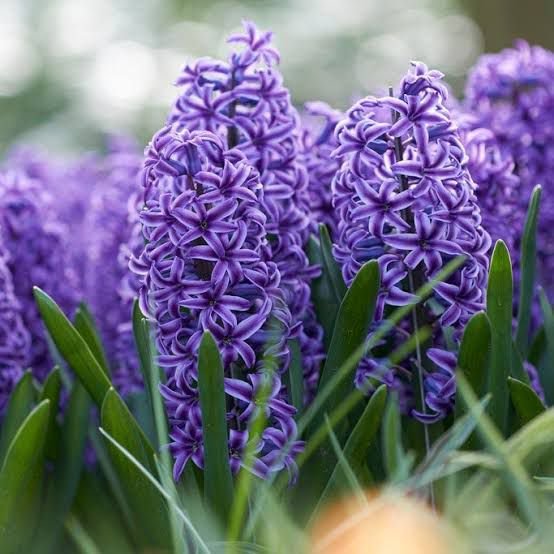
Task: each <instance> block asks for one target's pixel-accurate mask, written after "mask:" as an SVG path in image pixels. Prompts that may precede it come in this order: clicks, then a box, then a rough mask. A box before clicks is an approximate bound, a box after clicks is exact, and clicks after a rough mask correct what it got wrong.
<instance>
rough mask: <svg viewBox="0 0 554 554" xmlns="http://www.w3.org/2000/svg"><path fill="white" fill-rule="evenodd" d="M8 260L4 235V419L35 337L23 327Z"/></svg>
mask: <svg viewBox="0 0 554 554" xmlns="http://www.w3.org/2000/svg"><path fill="white" fill-rule="evenodd" d="M8 260H9V254H8V252H7V250H6V249H5V247H4V244H3V242H2V237H1V235H0V417H1V416H2V415H3V413H4V411H5V409H6V404H7V402H8V400H9V397H10V394H11V392H12V391H13V388H14V387H15V385H16V384H17V382H18V381H19V379H20V378H21V377H22V375H23V371H24V370H25V369H26V368H27V364H28V362H29V356H30V353H31V337H30V336H29V333H28V332H27V329H26V328H25V326H24V324H23V318H22V314H21V305H20V303H19V302H18V300H17V298H16V296H15V291H14V286H13V282H12V275H11V272H10V270H9V267H8Z"/></svg>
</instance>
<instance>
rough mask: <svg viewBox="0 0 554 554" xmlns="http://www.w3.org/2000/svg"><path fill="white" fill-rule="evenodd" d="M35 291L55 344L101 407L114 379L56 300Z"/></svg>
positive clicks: (39, 291) (43, 317)
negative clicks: (107, 373)
mask: <svg viewBox="0 0 554 554" xmlns="http://www.w3.org/2000/svg"><path fill="white" fill-rule="evenodd" d="M33 292H34V295H35V300H36V302H37V305H38V308H39V311H40V314H41V316H42V320H43V321H44V324H45V325H46V328H47V329H48V332H49V333H50V336H51V337H52V340H53V341H54V344H55V345H56V348H57V349H58V350H59V352H60V354H61V355H62V356H63V357H64V359H65V360H66V361H67V363H68V364H69V365H70V366H71V368H72V369H73V371H75V373H76V375H77V376H78V377H79V379H80V380H81V382H82V383H83V385H84V386H85V388H86V389H87V391H88V392H89V394H90V395H91V397H92V398H93V400H94V401H95V402H96V404H97V405H98V406H99V407H100V406H102V401H103V400H104V396H105V395H106V393H107V392H108V390H109V389H110V387H111V383H110V380H109V379H108V377H107V376H106V374H105V373H104V370H103V369H102V367H101V366H100V363H99V362H98V361H97V359H96V357H95V356H94V354H93V353H92V351H91V349H90V348H89V346H88V344H87V343H86V341H85V339H83V337H81V335H80V334H79V333H78V332H77V330H76V329H75V327H74V326H73V325H72V324H71V322H70V321H69V320H68V319H67V317H66V316H65V315H64V314H63V312H62V311H61V310H60V308H59V307H58V305H57V304H56V303H55V302H54V300H52V298H50V296H48V295H47V294H46V293H45V292H44V291H42V290H40V289H39V288H38V287H34V289H33Z"/></svg>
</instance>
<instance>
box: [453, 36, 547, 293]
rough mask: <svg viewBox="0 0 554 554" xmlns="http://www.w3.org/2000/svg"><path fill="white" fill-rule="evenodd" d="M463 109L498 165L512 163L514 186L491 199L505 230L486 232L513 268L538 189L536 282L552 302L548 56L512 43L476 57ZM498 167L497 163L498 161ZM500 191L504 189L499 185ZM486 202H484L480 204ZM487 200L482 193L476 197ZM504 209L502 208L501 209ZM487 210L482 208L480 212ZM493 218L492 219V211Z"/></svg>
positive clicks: (535, 47) (536, 47)
mask: <svg viewBox="0 0 554 554" xmlns="http://www.w3.org/2000/svg"><path fill="white" fill-rule="evenodd" d="M463 107H464V109H465V110H467V111H469V112H471V113H472V114H473V116H474V117H475V120H476V122H477V125H478V126H479V127H484V128H486V129H489V130H490V131H491V132H492V133H494V139H495V140H496V141H498V145H499V149H500V152H501V154H502V156H503V157H504V160H509V159H510V158H511V159H513V163H514V164H515V168H514V172H515V174H516V175H517V177H518V178H519V182H518V183H513V184H511V185H510V187H509V188H510V193H511V192H512V190H513V191H514V194H513V195H512V194H507V195H506V197H503V198H499V199H498V200H501V202H498V201H496V200H495V199H494V198H495V196H496V192H495V191H494V190H493V191H492V195H493V199H492V200H491V203H494V206H495V207H496V208H497V209H498V208H500V207H501V209H502V210H503V211H504V209H506V210H508V209H511V210H512V214H513V215H512V216H509V219H508V223H509V225H510V226H509V227H504V226H503V225H502V224H500V226H496V224H494V225H493V226H492V227H491V233H492V234H493V236H494V235H497V236H501V237H502V238H503V239H504V240H506V242H507V243H508V244H511V245H512V249H511V253H512V255H513V257H514V259H515V262H516V267H518V265H519V264H518V262H519V260H518V255H519V241H520V238H521V234H522V230H523V225H524V221H525V215H524V214H525V212H526V210H527V205H528V202H529V198H530V195H531V191H532V189H533V187H534V186H535V185H537V184H540V185H542V186H543V194H542V198H541V213H540V219H539V230H538V245H537V254H538V282H539V283H540V284H541V285H542V286H543V287H544V288H545V289H546V291H547V293H548V295H549V296H550V298H551V299H552V298H554V296H553V295H554V241H553V240H552V238H551V233H552V226H553V225H554V193H553V190H554V120H553V118H552V113H553V112H554V53H553V52H550V51H548V50H545V49H543V48H541V47H539V46H530V45H529V44H527V43H526V42H524V41H518V42H517V43H516V44H515V46H514V48H508V49H506V50H503V51H501V52H499V53H498V54H487V55H484V56H482V57H481V58H480V60H479V61H478V63H477V64H476V65H475V67H474V68H473V69H472V70H471V71H470V73H469V76H468V81H467V85H466V99H465V102H464V105H463ZM499 163H500V164H501V165H502V162H501V161H500V162H499ZM500 186H501V187H505V186H506V184H504V183H501V184H500ZM485 197H486V198H487V200H486V199H485ZM480 200H481V202H483V203H486V201H488V194H487V191H483V193H481V194H480ZM503 204H505V205H506V208H505V206H504V205H503ZM487 211H488V207H487V206H486V204H485V208H484V209H483V212H484V213H486V212H487ZM497 215H500V214H498V212H497Z"/></svg>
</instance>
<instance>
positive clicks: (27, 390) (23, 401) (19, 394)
mask: <svg viewBox="0 0 554 554" xmlns="http://www.w3.org/2000/svg"><path fill="white" fill-rule="evenodd" d="M34 402H35V387H34V385H33V376H32V374H31V372H30V371H27V372H26V373H25V375H23V377H22V378H21V379H20V380H19V383H17V385H16V386H15V388H14V390H13V392H12V394H11V396H10V400H9V402H8V407H7V409H6V413H5V414H4V418H3V419H2V425H1V426H0V432H1V433H2V436H1V438H0V466H1V465H2V463H3V461H4V457H5V456H6V452H7V451H8V448H9V446H10V443H11V442H12V440H13V438H14V437H15V434H16V433H17V430H18V429H19V426H20V425H21V424H22V423H23V421H24V419H25V418H26V417H27V416H28V415H29V412H30V411H31V409H32V407H33V404H34Z"/></svg>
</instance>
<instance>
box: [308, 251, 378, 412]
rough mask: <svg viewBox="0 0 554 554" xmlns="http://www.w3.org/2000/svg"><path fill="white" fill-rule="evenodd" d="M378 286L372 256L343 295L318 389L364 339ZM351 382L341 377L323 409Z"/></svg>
mask: <svg viewBox="0 0 554 554" xmlns="http://www.w3.org/2000/svg"><path fill="white" fill-rule="evenodd" d="M379 287H380V277H379V266H378V264H377V262H376V261H375V260H372V261H370V262H368V263H366V264H365V265H364V266H363V267H362V268H361V269H360V271H359V272H358V275H356V278H355V279H354V281H353V282H352V285H351V286H350V288H349V289H348V291H347V293H346V295H345V296H344V300H343V301H342V304H341V307H340V309H339V313H338V316H337V321H336V324H335V330H334V332H333V338H332V340H331V346H330V348H329V352H328V354H327V360H326V361H325V365H324V367H323V371H322V373H321V379H320V383H319V389H320V390H321V389H322V388H323V387H325V385H326V384H327V383H328V382H329V381H331V379H332V378H333V375H334V374H335V373H336V372H337V371H338V369H339V368H340V367H341V366H342V365H343V364H344V363H345V362H346V361H347V360H348V358H349V357H350V356H351V355H352V354H353V353H354V352H355V351H356V349H357V348H359V347H360V345H362V344H364V342H365V341H366V338H367V334H368V332H369V327H370V325H371V323H372V321H373V316H374V313H375V306H376V303H377V295H378V294H379ZM353 386H354V385H353V380H352V379H344V380H343V381H342V383H341V384H340V385H339V386H338V387H336V389H335V390H334V391H333V393H332V394H331V395H330V397H329V399H328V400H327V402H326V403H325V404H324V411H327V413H329V412H331V411H332V410H333V408H335V407H336V406H337V405H338V404H339V402H340V401H341V400H342V399H343V398H345V397H346V396H347V394H348V392H350V391H351V390H352V388H353Z"/></svg>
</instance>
